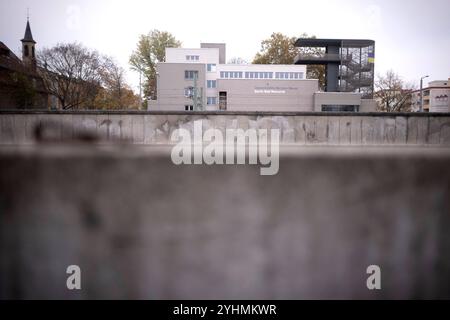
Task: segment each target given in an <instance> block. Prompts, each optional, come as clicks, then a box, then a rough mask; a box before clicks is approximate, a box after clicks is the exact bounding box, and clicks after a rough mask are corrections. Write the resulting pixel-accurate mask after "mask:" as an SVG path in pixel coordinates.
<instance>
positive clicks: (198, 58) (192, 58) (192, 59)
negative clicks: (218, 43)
mask: <svg viewBox="0 0 450 320" xmlns="http://www.w3.org/2000/svg"><path fill="white" fill-rule="evenodd" d="M186 60H187V61H199V60H200V56H191V55H189V56H186Z"/></svg>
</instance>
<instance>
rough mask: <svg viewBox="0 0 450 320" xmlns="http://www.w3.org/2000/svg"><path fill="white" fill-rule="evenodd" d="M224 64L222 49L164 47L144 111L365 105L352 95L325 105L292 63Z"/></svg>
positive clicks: (215, 45) (356, 108)
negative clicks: (154, 91)
mask: <svg viewBox="0 0 450 320" xmlns="http://www.w3.org/2000/svg"><path fill="white" fill-rule="evenodd" d="M225 61H226V46H225V44H220V43H203V44H201V47H200V48H193V49H187V48H167V49H166V61H165V62H163V63H159V64H158V65H157V97H158V100H157V101H150V102H149V110H150V111H152V110H155V111H280V112H289V111H305V112H306V111H362V110H361V106H363V108H364V106H367V104H364V102H363V101H362V95H361V94H357V93H333V95H332V96H330V97H332V98H333V99H334V100H333V101H330V99H329V98H327V97H325V96H324V94H327V93H319V82H318V80H317V79H307V76H306V66H305V65H298V64H297V65H295V64H294V61H293V64H292V65H257V64H240V65H235V64H226V63H225ZM321 101H324V104H323V105H322V104H321ZM338 106H343V107H342V108H339V107H338ZM372 107H373V106H369V108H372ZM373 109H374V107H373ZM367 111H371V110H367Z"/></svg>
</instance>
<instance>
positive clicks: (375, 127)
mask: <svg viewBox="0 0 450 320" xmlns="http://www.w3.org/2000/svg"><path fill="white" fill-rule="evenodd" d="M195 120H203V126H204V128H205V129H207V128H218V129H219V130H222V131H223V130H225V129H226V128H242V129H248V128H256V129H259V128H260V129H272V128H279V129H280V130H281V139H282V142H283V143H285V144H300V145H385V144H393V145H404V144H413V145H450V114H433V115H428V114H417V113H398V114H389V113H354V114H349V113H337V114H334V113H333V114H327V113H257V112H240V113H232V112H229V113H221V112H205V113H198V114H192V113H182V112H181V113H174V112H172V113H167V112H166V113H144V112H142V113H130V112H128V113H126V112H115V113H114V112H84V113H78V112H72V113H45V112H44V113H42V112H35V113H30V112H20V113H19V112H9V113H8V112H1V113H0V144H30V143H33V141H34V136H33V132H34V128H35V127H36V126H44V127H45V126H48V124H49V123H50V124H51V131H52V133H51V134H52V135H53V136H54V138H55V139H56V140H70V139H72V138H73V137H74V136H77V135H79V134H82V133H84V132H90V133H92V134H94V135H97V136H98V137H99V138H100V139H102V140H103V141H105V142H106V141H117V140H128V141H130V142H132V143H134V144H141V145H146V144H166V143H167V142H168V140H169V139H170V136H171V133H172V132H173V131H174V130H176V129H177V128H186V129H190V130H192V128H193V122H194V121H195Z"/></svg>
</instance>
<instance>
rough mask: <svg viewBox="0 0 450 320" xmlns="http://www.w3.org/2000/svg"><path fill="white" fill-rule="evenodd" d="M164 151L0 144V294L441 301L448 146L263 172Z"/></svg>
mask: <svg viewBox="0 0 450 320" xmlns="http://www.w3.org/2000/svg"><path fill="white" fill-rule="evenodd" d="M72 118H77V117H75V116H72ZM131 118H132V117H131ZM81 119H82V118H81ZM225 119H226V117H225ZM358 119H359V118H358ZM363 119H364V118H361V120H363ZM383 119H384V118H383ZM420 119H423V118H420ZM425 119H428V118H425ZM429 119H430V121H434V120H431V118H429ZM73 120H75V119H73ZM376 120H377V118H375V120H374V121H376ZM81 121H82V120H81ZM147 149H148V151H147ZM168 151H169V150H166V149H163V150H159V149H157V148H156V147H154V148H143V147H140V148H137V147H136V146H125V147H119V146H103V147H93V146H73V145H60V146H49V145H41V146H28V147H20V148H17V147H6V146H4V147H2V148H0V298H45V299H47V298H64V299H86V298H91V299H97V298H125V299H129V298H138V299H214V298H219V299H301V298H313V299H315V298H337V299H340V298H369V299H372V298H373V299H378V298H450V233H449V227H450V185H449V181H450V166H449V163H450V153H449V151H448V149H443V148H439V149H434V148H426V149H425V148H418V149H409V148H399V147H395V148H364V149H363V148H351V149H342V148H327V149H321V148H302V149H300V150H299V149H297V150H290V149H289V150H284V151H283V152H282V157H281V161H280V172H279V174H278V175H276V176H269V177H262V176H260V175H259V167H258V166H233V165H227V166H202V165H199V166H175V165H173V164H172V162H171V160H170V157H169V155H168ZM373 264H375V265H379V266H380V267H381V272H382V273H381V281H382V282H381V285H382V290H380V291H369V290H368V289H367V287H366V279H367V277H368V275H367V274H366V268H367V267H368V266H369V265H373ZM69 265H79V266H80V267H81V270H82V290H81V291H69V290H67V288H66V279H67V277H68V275H67V274H66V268H67V266H69Z"/></svg>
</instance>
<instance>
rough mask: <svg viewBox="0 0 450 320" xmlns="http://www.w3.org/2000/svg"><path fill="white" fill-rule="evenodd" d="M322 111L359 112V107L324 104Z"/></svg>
mask: <svg viewBox="0 0 450 320" xmlns="http://www.w3.org/2000/svg"><path fill="white" fill-rule="evenodd" d="M322 111H324V112H358V111H359V106H357V105H329V104H323V105H322Z"/></svg>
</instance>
